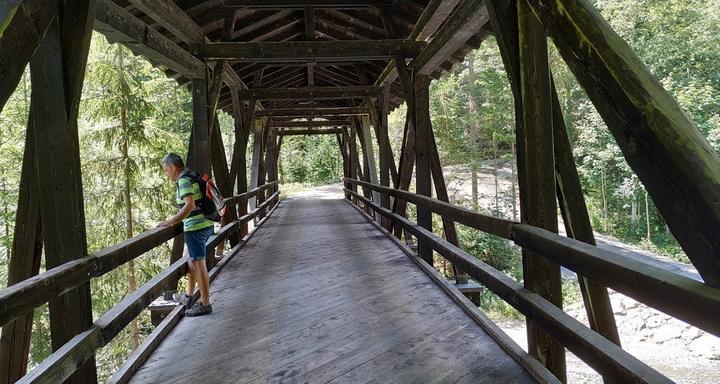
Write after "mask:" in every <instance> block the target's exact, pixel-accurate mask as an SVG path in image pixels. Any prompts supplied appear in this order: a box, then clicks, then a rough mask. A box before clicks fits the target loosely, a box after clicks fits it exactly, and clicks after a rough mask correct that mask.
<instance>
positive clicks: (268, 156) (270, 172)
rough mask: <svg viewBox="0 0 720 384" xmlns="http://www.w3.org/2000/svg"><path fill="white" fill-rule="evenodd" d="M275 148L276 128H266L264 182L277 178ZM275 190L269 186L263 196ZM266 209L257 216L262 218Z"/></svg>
mask: <svg viewBox="0 0 720 384" xmlns="http://www.w3.org/2000/svg"><path fill="white" fill-rule="evenodd" d="M276 150H277V129H275V128H268V132H267V138H266V141H265V162H264V164H265V174H266V175H267V177H266V179H265V182H267V183H269V182H272V181H275V180H277V173H276V168H275V153H276ZM274 192H275V188H274V187H273V188H270V189H269V190H268V192H267V193H266V194H265V196H270V195H272V194H273V193H274ZM265 212H266V210H265V209H263V210H262V211H261V212H260V215H259V217H260V218H261V219H262V218H263V217H265Z"/></svg>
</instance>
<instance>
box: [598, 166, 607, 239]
mask: <svg viewBox="0 0 720 384" xmlns="http://www.w3.org/2000/svg"><path fill="white" fill-rule="evenodd" d="M600 187H601V188H602V199H603V230H604V231H605V232H607V231H608V206H607V194H606V190H605V168H602V169H600Z"/></svg>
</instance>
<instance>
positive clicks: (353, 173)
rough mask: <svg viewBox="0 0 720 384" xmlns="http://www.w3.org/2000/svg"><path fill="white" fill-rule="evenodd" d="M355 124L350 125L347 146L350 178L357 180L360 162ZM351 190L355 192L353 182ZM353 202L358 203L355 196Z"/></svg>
mask: <svg viewBox="0 0 720 384" xmlns="http://www.w3.org/2000/svg"><path fill="white" fill-rule="evenodd" d="M355 137H356V133H355V126H354V125H351V127H350V135H349V136H348V137H347V142H348V148H349V150H350V152H349V156H350V178H351V179H356V180H358V179H359V178H358V171H357V170H358V168H359V167H360V164H358V160H359V158H358V153H357V145H356V142H355ZM351 189H352V191H353V192H355V193H357V185H356V184H353V186H352V188H351ZM353 202H354V203H355V204H357V203H358V201H357V198H355V197H353Z"/></svg>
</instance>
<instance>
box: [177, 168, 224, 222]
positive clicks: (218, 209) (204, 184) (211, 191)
mask: <svg viewBox="0 0 720 384" xmlns="http://www.w3.org/2000/svg"><path fill="white" fill-rule="evenodd" d="M182 177H184V178H186V179H188V180H190V182H191V183H198V186H199V187H200V193H201V194H202V196H203V197H202V198H201V199H200V200H196V201H195V205H197V206H198V208H200V210H201V211H202V213H203V215H205V217H206V218H207V219H208V220H211V221H216V222H218V221H220V220H222V218H223V216H224V215H225V200H224V199H223V197H222V195H221V194H220V190H219V189H218V187H217V185H215V183H214V182H213V181H212V179H211V178H210V176H208V175H207V174H204V173H203V174H199V173H197V172H195V171H188V172H187V173H186V174H184V175H183V176H182Z"/></svg>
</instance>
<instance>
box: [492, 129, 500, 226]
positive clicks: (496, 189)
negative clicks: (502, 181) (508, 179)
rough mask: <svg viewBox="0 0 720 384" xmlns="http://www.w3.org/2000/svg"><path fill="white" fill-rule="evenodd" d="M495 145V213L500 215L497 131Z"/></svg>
mask: <svg viewBox="0 0 720 384" xmlns="http://www.w3.org/2000/svg"><path fill="white" fill-rule="evenodd" d="M492 145H493V179H494V181H495V214H496V215H498V216H500V196H499V194H500V185H499V184H498V177H497V176H498V153H497V141H496V139H495V132H493V135H492Z"/></svg>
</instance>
